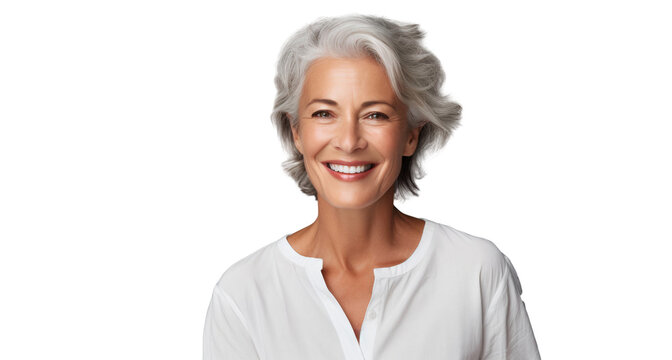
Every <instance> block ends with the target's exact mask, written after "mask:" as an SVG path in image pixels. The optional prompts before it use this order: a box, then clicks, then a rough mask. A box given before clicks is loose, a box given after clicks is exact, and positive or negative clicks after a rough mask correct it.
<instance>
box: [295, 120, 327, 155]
mask: <svg viewBox="0 0 672 360" xmlns="http://www.w3.org/2000/svg"><path fill="white" fill-rule="evenodd" d="M301 136H302V137H301V138H302V139H303V141H302V143H303V150H304V156H307V157H312V156H314V155H315V154H316V153H318V152H319V151H320V150H322V149H323V148H324V147H325V146H326V145H327V144H328V143H329V133H328V132H327V131H326V129H324V128H320V127H316V126H305V127H304V129H303V131H302V132H301Z"/></svg>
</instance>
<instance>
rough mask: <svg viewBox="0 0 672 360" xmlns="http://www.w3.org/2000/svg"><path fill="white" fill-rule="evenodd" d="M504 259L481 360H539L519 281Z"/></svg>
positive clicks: (485, 327) (487, 319)
mask: <svg viewBox="0 0 672 360" xmlns="http://www.w3.org/2000/svg"><path fill="white" fill-rule="evenodd" d="M502 256H503V260H504V262H503V265H504V266H503V271H502V272H501V273H502V276H501V278H500V279H499V281H498V282H497V287H496V289H495V290H494V293H493V298H492V301H491V302H490V303H489V306H488V308H487V310H486V313H485V316H484V324H483V335H484V337H483V351H482V357H481V359H482V360H495V359H497V360H538V359H540V355H539V349H538V348H537V342H536V339H535V338H534V333H533V332H532V325H531V324H530V319H529V318H528V315H527V310H526V309H525V303H524V302H523V300H522V299H521V297H520V296H521V295H522V293H523V289H522V287H521V285H520V280H519V279H518V275H517V273H516V270H515V268H514V267H513V265H512V264H511V261H510V260H509V258H508V257H506V255H504V254H502Z"/></svg>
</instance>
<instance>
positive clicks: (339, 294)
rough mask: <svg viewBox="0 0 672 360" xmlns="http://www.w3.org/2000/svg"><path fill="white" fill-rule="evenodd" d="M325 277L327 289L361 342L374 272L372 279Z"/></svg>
mask: <svg viewBox="0 0 672 360" xmlns="http://www.w3.org/2000/svg"><path fill="white" fill-rule="evenodd" d="M323 276H324V282H325V283H326V285H327V288H328V289H329V291H330V292H331V294H332V295H333V296H334V297H335V298H336V300H337V301H338V303H339V305H340V306H341V309H342V310H343V313H345V316H346V317H347V318H348V320H349V321H350V325H351V326H352V329H353V331H354V333H355V336H356V337H357V340H359V333H360V330H361V328H362V323H363V322H364V316H365V315H366V309H367V307H368V305H369V301H370V300H371V292H372V290H373V282H374V277H373V272H372V274H371V276H370V277H369V276H367V277H360V278H352V277H345V276H329V275H324V274H323Z"/></svg>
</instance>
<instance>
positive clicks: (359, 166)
mask: <svg viewBox="0 0 672 360" xmlns="http://www.w3.org/2000/svg"><path fill="white" fill-rule="evenodd" d="M336 162H339V163H340V164H337V163H336ZM322 164H324V167H325V168H326V169H327V171H328V172H329V173H330V174H331V175H332V176H334V177H335V178H336V179H338V180H341V181H347V182H350V181H357V180H361V179H363V178H365V177H366V176H367V175H369V174H370V173H371V169H373V168H375V167H376V164H374V163H367V162H365V161H357V162H344V161H338V160H335V161H332V162H328V161H325V162H323V163H322Z"/></svg>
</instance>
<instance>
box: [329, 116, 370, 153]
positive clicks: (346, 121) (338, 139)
mask: <svg viewBox="0 0 672 360" xmlns="http://www.w3.org/2000/svg"><path fill="white" fill-rule="evenodd" d="M333 144H334V146H335V147H336V148H337V149H339V150H341V151H343V152H346V153H351V152H355V151H357V150H363V149H365V148H366V145H367V142H366V140H365V139H364V137H362V129H361V128H360V123H359V119H358V117H357V116H356V115H350V116H345V117H344V118H343V119H342V121H340V124H339V126H338V128H337V130H336V135H335V136H334V141H333Z"/></svg>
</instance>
